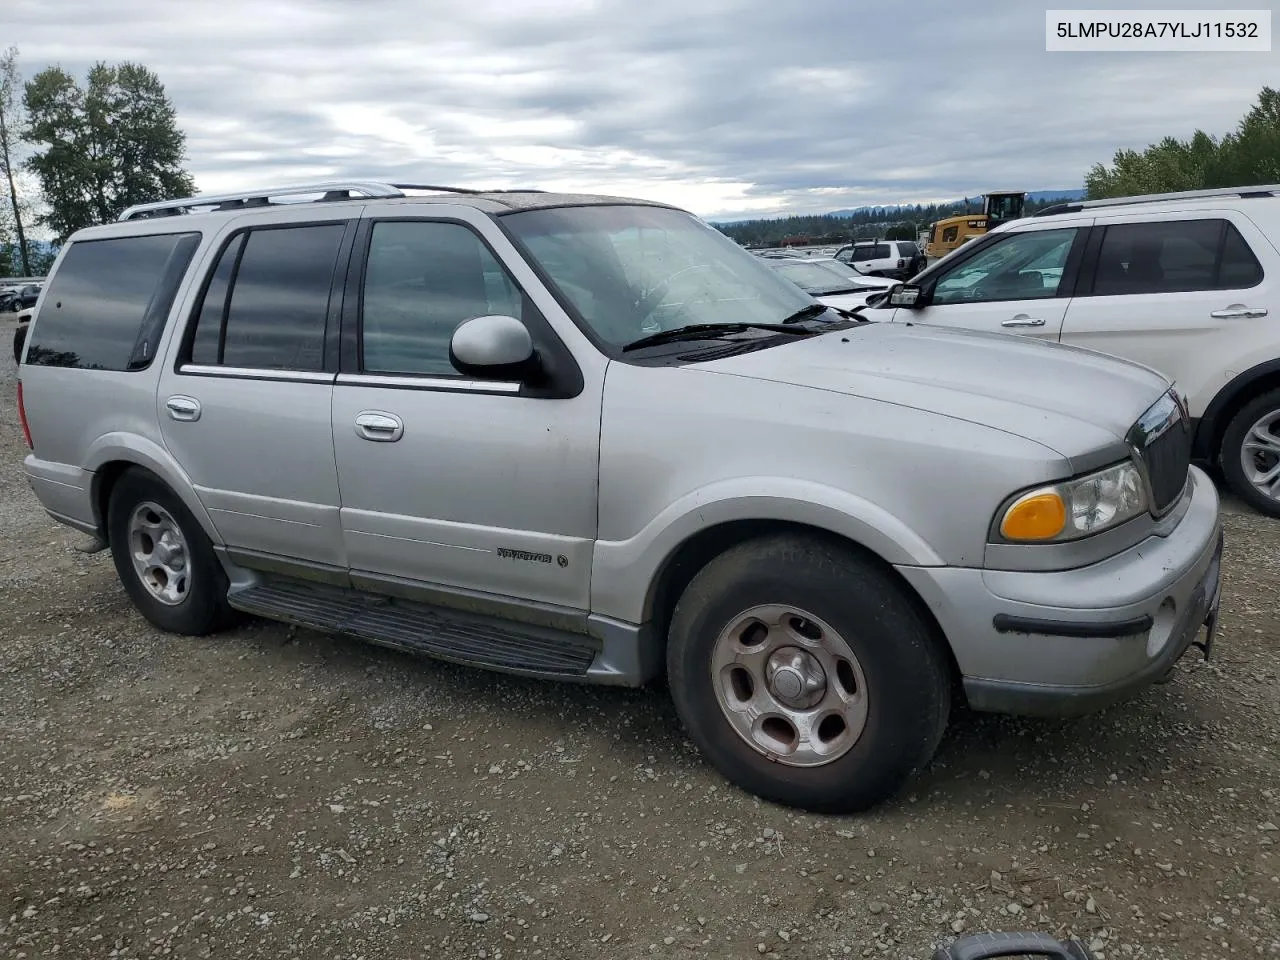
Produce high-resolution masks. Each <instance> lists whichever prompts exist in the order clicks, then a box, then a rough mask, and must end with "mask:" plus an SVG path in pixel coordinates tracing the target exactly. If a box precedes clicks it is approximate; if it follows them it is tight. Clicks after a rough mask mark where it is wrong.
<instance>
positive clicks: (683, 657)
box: [667, 535, 950, 813]
mask: <svg viewBox="0 0 1280 960" xmlns="http://www.w3.org/2000/svg"><path fill="white" fill-rule="evenodd" d="M667 672H668V677H669V681H670V686H671V691H672V696H673V698H674V700H675V704H676V710H677V712H678V713H679V715H680V718H681V721H682V722H683V723H684V726H685V728H686V729H687V730H688V732H689V734H690V736H691V737H692V738H693V740H694V741H695V742H696V743H697V745H698V747H699V748H700V749H701V750H702V752H703V754H704V756H706V757H707V758H708V760H709V761H710V762H711V763H712V764H713V765H714V766H715V767H716V768H717V769H718V770H719V771H720V772H721V773H722V774H723V775H724V776H726V777H727V778H728V779H730V780H732V781H733V782H735V783H737V784H738V785H739V786H741V787H743V788H744V789H746V790H749V791H750V792H752V793H755V794H757V795H759V796H761V797H763V798H765V799H767V800H773V801H776V802H779V803H784V804H787V805H790V806H796V807H800V808H803V809H807V810H813V811H818V812H827V813H844V812H850V811H856V810H862V809H866V808H867V807H870V806H873V805H874V804H876V803H879V802H880V801H882V800H885V799H886V798H888V797H890V796H892V795H893V794H895V793H896V792H897V791H898V790H899V789H900V788H901V787H902V785H903V784H904V783H905V782H906V780H907V779H908V778H909V777H911V776H912V775H913V774H914V773H915V772H916V771H917V770H919V769H921V768H922V767H923V766H924V765H925V764H927V763H928V761H929V759H930V757H932V755H933V752H934V750H936V749H937V745H938V742H939V740H940V739H941V736H942V732H943V729H944V728H945V726H946V720H947V715H948V712H949V708H950V685H949V676H948V671H947V666H946V663H945V660H944V658H943V656H942V654H941V652H940V650H939V647H938V644H937V642H936V640H935V638H934V636H933V635H932V631H931V628H930V625H929V624H928V623H927V622H926V621H925V619H924V618H923V616H922V615H921V614H920V612H919V611H918V610H917V608H916V605H915V604H914V603H913V602H912V601H911V599H910V598H909V597H908V596H907V595H906V593H905V588H904V587H903V586H902V585H901V584H899V583H898V582H897V581H896V579H895V578H894V577H893V576H892V574H891V573H889V572H888V571H886V570H884V569H883V568H881V567H880V566H879V565H878V564H876V563H874V562H873V561H871V560H869V559H866V558H864V557H861V556H859V555H857V554H856V553H854V552H852V551H850V550H847V549H845V548H843V547H842V546H840V545H837V544H834V543H830V542H827V541H825V540H821V539H817V538H810V537H804V536H794V535H782V536H775V537H768V538H762V539H759V540H754V541H750V542H748V543H745V544H741V545H740V546H737V547H734V548H732V549H730V550H728V551H726V552H725V553H724V554H722V555H721V556H719V557H717V558H716V559H715V560H713V561H712V562H711V563H710V564H708V565H707V566H706V567H705V568H704V569H703V570H702V571H701V572H699V573H698V575H697V576H695V577H694V579H693V581H692V582H691V583H690V584H689V587H688V589H686V591H685V592H684V595H683V596H682V597H681V598H680V600H679V602H678V604H677V605H676V609H675V614H674V616H673V618H672V624H671V631H670V636H669V641H668V647H667Z"/></svg>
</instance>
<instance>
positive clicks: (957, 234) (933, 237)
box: [924, 190, 1027, 263]
mask: <svg viewBox="0 0 1280 960" xmlns="http://www.w3.org/2000/svg"><path fill="white" fill-rule="evenodd" d="M1026 202H1027V191H1025V190H992V191H991V192H990V193H985V194H983V195H982V212H981V213H969V212H968V211H966V212H964V213H959V214H956V215H955V216H954V217H945V218H944V219H942V220H939V221H937V222H936V223H934V224H931V225H930V227H929V240H928V243H927V244H926V246H925V251H924V252H925V256H926V257H927V258H928V260H929V262H930V263H932V262H933V261H934V260H937V259H938V258H939V257H945V256H946V255H947V254H948V253H950V252H951V251H952V250H954V249H956V247H958V246H960V245H961V244H963V243H966V242H967V241H969V240H972V239H973V238H974V237H980V236H982V235H983V234H984V233H986V232H987V231H988V230H991V229H993V228H995V227H997V226H999V225H1000V224H1002V223H1005V222H1007V221H1009V220H1018V219H1020V218H1021V217H1022V209H1023V207H1024V206H1025V205H1026ZM965 205H966V206H968V201H967V200H966V201H965Z"/></svg>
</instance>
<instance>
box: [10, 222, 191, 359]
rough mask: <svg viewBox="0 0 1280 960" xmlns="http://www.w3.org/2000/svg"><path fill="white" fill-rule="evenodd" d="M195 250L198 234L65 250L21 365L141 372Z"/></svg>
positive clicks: (87, 242) (91, 244) (82, 243)
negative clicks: (23, 363) (24, 362)
mask: <svg viewBox="0 0 1280 960" xmlns="http://www.w3.org/2000/svg"><path fill="white" fill-rule="evenodd" d="M199 245H200V234H198V233H165V234H152V235H150V236H143V237H118V238H113V239H110V240H81V241H78V242H76V243H73V244H72V245H71V247H70V249H68V250H67V252H66V254H65V256H63V258H62V263H61V264H59V265H58V269H57V272H56V273H55V274H54V276H53V277H52V279H51V280H50V282H49V289H48V291H47V292H46V294H45V300H44V305H43V306H42V307H41V308H40V314H39V316H38V317H37V318H36V321H35V323H34V325H33V327H32V331H31V334H30V337H31V345H30V346H29V347H28V348H27V363H28V364H32V365H36V366H49V367H79V368H82V369H86V370H117V371H120V370H145V369H146V368H147V367H149V366H150V365H151V361H152V359H154V357H155V351H156V344H157V342H158V341H159V339H160V335H161V334H162V333H163V332H164V325H165V321H166V320H167V319H168V316H169V310H170V309H171V308H172V306H173V300H174V297H175V296H176V295H177V292H178V287H179V285H180V284H181V283H182V277H183V275H184V274H185V273H186V270H187V266H188V265H189V264H190V263H191V257H192V255H193V254H194V253H195V251H196V247H198V246H199Z"/></svg>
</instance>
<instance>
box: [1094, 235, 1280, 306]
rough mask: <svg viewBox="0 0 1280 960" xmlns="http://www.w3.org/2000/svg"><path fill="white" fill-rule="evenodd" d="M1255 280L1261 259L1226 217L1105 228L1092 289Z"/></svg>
mask: <svg viewBox="0 0 1280 960" xmlns="http://www.w3.org/2000/svg"><path fill="white" fill-rule="evenodd" d="M1261 280H1262V266H1261V264H1259V263H1258V260H1257V258H1256V257H1255V256H1254V255H1253V251H1252V250H1250V249H1249V245H1248V244H1247V243H1246V242H1245V239H1244V237H1242V236H1241V235H1240V232H1239V231H1238V230H1237V229H1236V228H1235V226H1234V225H1233V224H1231V223H1230V222H1229V221H1227V220H1222V219H1204V220H1158V221H1150V222H1146V223H1120V224H1113V225H1111V226H1108V227H1107V228H1106V233H1105V234H1104V235H1103V238H1102V247H1101V249H1100V250H1099V252H1098V266H1097V270H1096V272H1095V275H1094V282H1093V293H1094V295H1096V296H1118V295H1126V294H1142V293H1188V292H1191V291H1195V290H1220V289H1244V288H1247V287H1252V286H1254V285H1256V284H1257V283H1259V282H1261Z"/></svg>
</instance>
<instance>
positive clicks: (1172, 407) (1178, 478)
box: [1129, 393, 1191, 514]
mask: <svg viewBox="0 0 1280 960" xmlns="http://www.w3.org/2000/svg"><path fill="white" fill-rule="evenodd" d="M1129 442H1130V443H1131V444H1132V445H1133V448H1134V451H1135V452H1136V453H1137V454H1138V457H1139V458H1140V460H1141V462H1142V468H1143V472H1144V473H1145V474H1146V478H1147V487H1148V489H1149V490H1150V491H1151V501H1152V509H1153V510H1154V512H1155V513H1157V514H1160V513H1164V512H1165V511H1167V510H1168V509H1169V508H1170V507H1172V506H1173V505H1174V504H1175V503H1176V502H1177V500H1178V497H1179V496H1181V495H1182V491H1183V489H1185V487H1186V485H1187V471H1188V468H1189V467H1190V465H1191V424H1190V423H1189V422H1188V420H1187V416H1186V412H1185V411H1184V410H1183V408H1182V404H1181V403H1179V402H1178V399H1177V397H1176V396H1174V395H1173V394H1172V393H1168V394H1165V396H1164V397H1162V398H1161V399H1160V400H1158V401H1157V402H1156V403H1154V404H1152V406H1151V407H1150V409H1148V410H1147V412H1146V413H1144V414H1143V415H1142V416H1141V417H1140V418H1139V419H1138V422H1137V423H1135V424H1134V425H1133V430H1132V431H1131V432H1130V435H1129Z"/></svg>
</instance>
